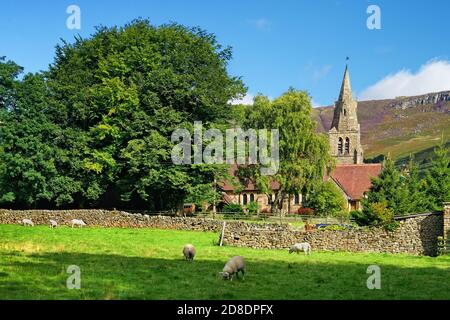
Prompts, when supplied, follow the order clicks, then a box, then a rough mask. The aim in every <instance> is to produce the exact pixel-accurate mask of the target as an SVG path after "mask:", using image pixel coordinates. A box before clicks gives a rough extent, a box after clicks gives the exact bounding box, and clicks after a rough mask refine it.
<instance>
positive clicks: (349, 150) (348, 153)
mask: <svg viewBox="0 0 450 320" xmlns="http://www.w3.org/2000/svg"><path fill="white" fill-rule="evenodd" d="M356 110H357V102H356V101H355V100H353V97H352V88H351V86H350V76H349V73H348V66H345V73H344V79H343V80H342V86H341V92H340V94H339V99H338V101H336V103H335V107H334V115H333V122H332V123H331V128H330V131H328V134H329V138H330V149H331V155H332V156H333V157H335V158H336V160H337V164H360V163H363V150H362V147H361V141H360V127H359V123H358V116H357V114H356Z"/></svg>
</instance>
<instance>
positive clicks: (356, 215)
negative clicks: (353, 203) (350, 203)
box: [351, 202, 399, 231]
mask: <svg viewBox="0 0 450 320" xmlns="http://www.w3.org/2000/svg"><path fill="white" fill-rule="evenodd" d="M351 216H352V218H353V219H355V222H356V223H357V224H358V225H360V226H378V225H382V226H383V227H384V228H385V229H386V230H390V231H393V230H395V229H396V228H397V227H398V226H399V224H398V222H397V221H395V220H394V211H393V210H392V209H391V208H388V207H387V204H386V203H385V202H374V203H370V204H369V205H368V206H367V207H365V208H364V210H363V211H362V212H361V211H352V212H351Z"/></svg>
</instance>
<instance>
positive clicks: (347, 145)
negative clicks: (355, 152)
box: [345, 138, 350, 154]
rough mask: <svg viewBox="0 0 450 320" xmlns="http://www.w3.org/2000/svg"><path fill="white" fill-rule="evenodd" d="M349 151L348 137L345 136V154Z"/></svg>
mask: <svg viewBox="0 0 450 320" xmlns="http://www.w3.org/2000/svg"><path fill="white" fill-rule="evenodd" d="M349 153H350V139H349V138H345V154H349Z"/></svg>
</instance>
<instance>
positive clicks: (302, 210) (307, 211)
mask: <svg viewBox="0 0 450 320" xmlns="http://www.w3.org/2000/svg"><path fill="white" fill-rule="evenodd" d="M297 214H301V215H304V214H306V215H312V214H314V210H313V209H311V208H298V210H297Z"/></svg>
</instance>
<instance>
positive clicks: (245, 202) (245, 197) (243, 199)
mask: <svg viewBox="0 0 450 320" xmlns="http://www.w3.org/2000/svg"><path fill="white" fill-rule="evenodd" d="M247 202H248V200H247V195H246V194H245V193H244V195H243V196H242V204H243V205H244V206H245V205H246V204H247Z"/></svg>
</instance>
